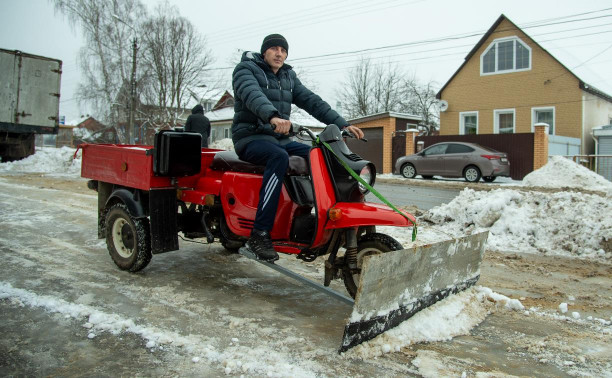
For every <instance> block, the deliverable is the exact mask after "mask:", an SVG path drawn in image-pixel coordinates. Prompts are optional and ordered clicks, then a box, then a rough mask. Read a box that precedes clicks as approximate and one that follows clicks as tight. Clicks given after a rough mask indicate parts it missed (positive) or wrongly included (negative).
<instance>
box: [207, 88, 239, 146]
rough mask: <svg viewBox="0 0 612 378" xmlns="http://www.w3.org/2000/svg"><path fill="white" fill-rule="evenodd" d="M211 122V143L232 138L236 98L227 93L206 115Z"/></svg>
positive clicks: (209, 140)
mask: <svg viewBox="0 0 612 378" xmlns="http://www.w3.org/2000/svg"><path fill="white" fill-rule="evenodd" d="M204 115H205V116H206V118H208V120H209V121H210V138H209V139H208V142H209V143H213V142H216V141H218V140H221V139H225V138H231V137H232V121H233V119H234V96H232V94H231V93H230V92H229V91H227V90H226V91H225V92H224V93H223V94H222V95H221V97H220V98H219V100H218V101H217V102H216V103H215V104H214V106H213V107H212V109H211V110H210V111H208V112H206V113H204Z"/></svg>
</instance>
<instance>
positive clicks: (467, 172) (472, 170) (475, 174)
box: [463, 165, 480, 182]
mask: <svg viewBox="0 0 612 378" xmlns="http://www.w3.org/2000/svg"><path fill="white" fill-rule="evenodd" d="M463 178H464V179H465V181H467V182H478V180H480V169H478V167H477V166H475V165H469V166H468V167H467V168H465V169H464V170H463Z"/></svg>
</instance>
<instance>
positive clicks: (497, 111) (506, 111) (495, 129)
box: [493, 108, 516, 134]
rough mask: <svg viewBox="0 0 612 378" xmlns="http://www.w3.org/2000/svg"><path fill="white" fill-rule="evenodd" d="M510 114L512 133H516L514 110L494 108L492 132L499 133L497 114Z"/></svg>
mask: <svg viewBox="0 0 612 378" xmlns="http://www.w3.org/2000/svg"><path fill="white" fill-rule="evenodd" d="M500 114H512V133H513V134H514V133H516V110H515V109H514V108H512V109H495V110H494V111H493V133H494V134H499V115H500Z"/></svg>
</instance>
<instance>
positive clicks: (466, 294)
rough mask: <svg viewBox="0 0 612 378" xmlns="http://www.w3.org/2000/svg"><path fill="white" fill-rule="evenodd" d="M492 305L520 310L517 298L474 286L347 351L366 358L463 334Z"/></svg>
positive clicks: (468, 330)
mask: <svg viewBox="0 0 612 378" xmlns="http://www.w3.org/2000/svg"><path fill="white" fill-rule="evenodd" d="M496 307H497V308H500V309H502V310H511V311H512V310H514V311H522V310H524V306H523V305H522V304H521V302H520V301H518V300H516V299H510V298H508V297H506V296H504V295H501V294H497V293H494V292H493V291H492V290H491V289H489V288H486V287H481V286H476V287H472V288H470V289H468V290H466V291H462V292H460V293H457V294H456V295H451V296H449V297H448V298H446V299H444V300H442V301H440V302H437V303H435V304H433V305H432V306H430V307H428V308H426V309H424V310H421V311H419V312H417V313H416V314H415V315H414V316H413V317H411V318H410V319H408V320H406V321H404V322H403V323H401V324H400V325H399V326H397V327H395V328H392V329H390V330H388V331H386V332H385V333H383V334H381V335H379V336H377V337H376V338H374V339H372V340H370V341H368V342H365V343H362V344H360V345H357V346H356V347H355V348H354V349H353V350H352V351H349V352H348V353H350V354H353V353H355V354H356V355H357V356H359V357H362V358H364V359H369V358H372V357H376V356H380V355H382V354H385V353H390V352H399V351H400V350H401V348H403V347H406V346H409V345H410V344H416V343H421V342H432V341H433V342H435V341H447V340H450V339H452V338H453V337H456V336H460V335H467V334H469V333H470V330H471V329H472V328H474V327H475V326H477V325H478V324H480V323H481V322H482V321H483V320H484V319H485V318H486V316H487V315H488V314H489V313H490V312H491V311H492V309H494V308H496Z"/></svg>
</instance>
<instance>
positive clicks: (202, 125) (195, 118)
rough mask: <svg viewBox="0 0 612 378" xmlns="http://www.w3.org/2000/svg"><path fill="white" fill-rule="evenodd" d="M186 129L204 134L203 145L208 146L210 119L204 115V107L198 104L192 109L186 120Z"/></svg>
mask: <svg viewBox="0 0 612 378" xmlns="http://www.w3.org/2000/svg"><path fill="white" fill-rule="evenodd" d="M185 131H188V132H191V133H200V134H202V147H208V136H209V135H210V121H209V120H208V118H206V116H205V115H204V108H203V107H202V105H200V104H197V105H196V106H194V107H193V109H191V114H190V115H189V117H187V122H185Z"/></svg>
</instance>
